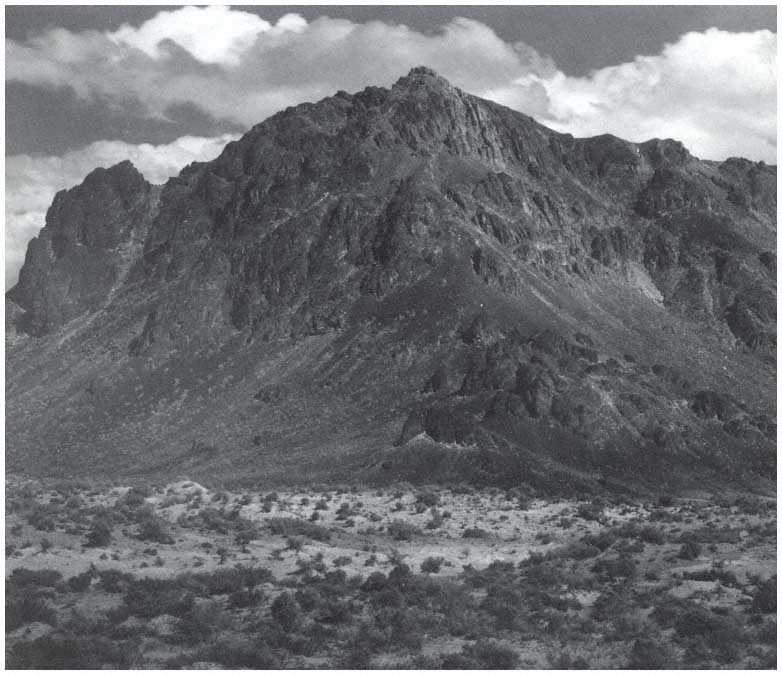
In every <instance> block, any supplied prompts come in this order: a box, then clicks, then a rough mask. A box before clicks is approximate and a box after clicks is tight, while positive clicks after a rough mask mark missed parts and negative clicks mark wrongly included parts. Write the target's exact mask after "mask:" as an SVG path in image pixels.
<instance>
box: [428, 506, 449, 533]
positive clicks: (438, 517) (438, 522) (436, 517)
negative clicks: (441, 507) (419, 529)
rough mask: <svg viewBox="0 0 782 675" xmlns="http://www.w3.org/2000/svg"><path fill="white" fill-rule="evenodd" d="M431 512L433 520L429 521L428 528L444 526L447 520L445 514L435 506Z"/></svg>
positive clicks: (433, 528) (434, 528)
mask: <svg viewBox="0 0 782 675" xmlns="http://www.w3.org/2000/svg"><path fill="white" fill-rule="evenodd" d="M431 513H432V518H431V520H429V521H427V523H426V529H427V530H436V529H437V528H438V527H442V526H443V522H444V520H445V519H444V516H443V514H441V513H440V512H439V511H438V510H437V509H436V508H435V507H434V506H433V507H432V510H431Z"/></svg>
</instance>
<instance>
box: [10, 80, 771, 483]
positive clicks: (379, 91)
mask: <svg viewBox="0 0 782 675" xmlns="http://www.w3.org/2000/svg"><path fill="white" fill-rule="evenodd" d="M775 279H776V167H775V166H767V165H765V164H764V163H762V162H760V163H754V162H750V161H748V160H744V159H736V158H731V159H728V160H727V161H724V162H713V161H704V160H700V159H698V158H696V157H693V156H692V155H690V153H689V152H688V151H687V150H686V149H685V148H684V147H683V146H682V145H681V143H678V142H676V141H673V140H658V139H655V140H651V141H647V142H645V143H631V142H627V141H624V140H621V139H619V138H616V137H613V136H608V135H606V136H599V137H595V138H587V139H576V138H573V137H572V136H570V135H568V134H560V133H557V132H554V131H552V130H550V129H548V128H546V127H544V126H542V125H540V124H538V123H537V122H535V121H534V120H533V119H531V118H530V117H528V116H526V115H523V114H521V113H519V112H515V111H512V110H509V109H507V108H504V107H502V106H500V105H497V104H495V103H491V102H489V101H485V100H482V99H480V98H477V97H475V96H471V95H468V94H466V93H464V92H462V91H460V90H459V89H456V88H455V87H453V86H451V85H450V84H449V83H448V82H447V81H446V80H444V79H443V78H442V77H440V76H439V75H437V74H436V73H434V72H432V71H431V70H429V69H426V68H416V69H413V70H412V71H411V72H410V73H409V74H408V75H407V76H405V77H403V78H401V79H400V80H399V81H398V82H397V83H396V84H395V85H394V86H393V87H392V88H391V89H385V88H379V87H369V88H367V89H365V90H364V91H361V92H359V93H357V94H353V95H351V94H348V93H345V92H338V93H337V94H336V95H335V96H333V97H330V98H327V99H324V100H322V101H320V102H318V103H315V104H311V103H305V104H302V105H299V106H296V107H293V108H288V109H286V110H284V111H282V112H280V113H278V114H276V115H274V116H273V117H270V118H269V119H267V120H265V121H264V122H262V123H261V124H259V125H257V126H255V127H254V128H252V129H251V130H250V131H249V132H248V133H247V134H245V135H244V136H243V137H242V138H241V139H240V140H238V141H236V142H232V143H229V144H228V145H227V146H226V148H225V149H224V150H223V152H222V154H221V155H220V156H219V157H218V158H217V159H215V160H214V161H212V162H207V163H194V164H191V165H190V166H188V167H186V168H185V169H184V170H183V171H182V172H181V173H180V175H179V176H177V177H176V178H172V179H170V180H169V181H168V182H167V183H166V184H165V185H164V186H162V187H159V186H152V185H150V184H149V183H148V182H147V181H145V180H144V178H143V176H141V174H140V173H139V172H138V171H137V170H136V169H135V168H134V167H133V166H132V165H131V164H130V163H129V162H123V163H122V164H119V165H117V166H114V167H112V168H109V169H97V170H95V171H94V172H93V173H91V174H90V175H89V176H88V177H87V178H86V179H85V181H84V182H83V183H82V184H81V185H79V186H77V187H75V188H73V189H71V190H68V191H64V192H61V193H59V194H58V195H57V196H56V198H55V200H54V202H53V204H52V206H51V208H50V209H49V211H48V213H47V216H46V225H45V227H44V228H43V229H42V230H41V232H40V234H39V236H38V237H37V238H35V239H34V240H33V241H32V242H31V243H30V245H29V248H28V251H27V257H26V260H25V263H24V267H23V268H22V270H21V272H20V275H19V282H18V284H17V285H16V286H14V288H12V289H11V290H10V291H9V292H8V293H7V298H6V324H7V331H6V333H7V338H6V342H7V349H6V360H7V363H6V467H7V470H8V471H13V472H23V473H30V474H35V475H42V474H43V475H63V474H66V475H91V476H115V477H116V476H138V475H144V476H156V477H159V476H176V475H184V474H187V475H189V476H191V477H193V478H196V479H198V478H201V479H210V480H218V481H226V482H242V481H246V482H250V481H265V482H268V483H274V482H304V481H308V480H326V481H328V480H342V481H344V480H353V479H355V480H367V481H385V480H397V479H411V480H412V479H417V480H469V481H476V482H482V483H492V484H502V485H508V484H518V483H524V484H529V485H531V486H533V487H535V488H537V489H539V490H542V491H560V492H561V491H566V490H573V489H601V488H603V487H608V488H616V489H634V488H643V487H650V486H652V487H655V488H659V487H660V486H661V485H663V484H667V485H668V486H669V487H670V488H671V489H678V488H682V489H685V488H687V487H692V486H704V485H708V484H713V485H724V484H725V483H726V481H730V482H731V484H737V485H738V484H742V485H747V486H751V487H753V488H755V489H764V487H763V486H770V485H772V482H773V479H774V475H775V466H776V459H775V437H776V410H775V380H776V361H775V355H776V281H775Z"/></svg>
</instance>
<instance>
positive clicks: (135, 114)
mask: <svg viewBox="0 0 782 675" xmlns="http://www.w3.org/2000/svg"><path fill="white" fill-rule="evenodd" d="M5 11H6V16H5V19H6V50H5V58H6V70H5V72H6V136H5V139H6V145H5V153H6V229H5V235H6V272H5V277H6V288H8V287H10V286H11V285H13V283H15V281H16V278H17V276H18V270H19V267H20V266H21V263H22V262H23V260H24V252H25V249H26V246H27V242H28V241H29V240H30V239H31V238H32V237H33V236H35V235H36V234H37V232H38V230H39V229H40V228H41V227H43V225H44V222H45V214H46V209H47V208H48V206H49V204H50V203H51V201H52V198H53V197H54V194H55V193H56V191H57V190H60V189H64V188H68V187H72V186H73V185H76V184H78V183H79V182H81V180H82V179H83V178H84V176H86V174H87V173H89V172H90V170H92V169H93V168H95V167H97V166H110V165H112V164H115V163H117V162H119V161H122V160H123V159H128V158H129V159H131V161H132V162H133V163H134V164H135V165H136V166H137V167H138V168H139V170H140V171H141V172H142V173H143V174H144V175H145V176H146V177H147V179H148V180H150V181H151V182H155V183H162V182H164V181H165V180H166V179H167V178H168V177H169V176H171V175H175V174H176V173H178V171H179V170H180V169H181V168H182V167H183V166H185V165H186V164H188V163H190V162H191V161H195V160H197V161H205V160H209V159H212V158H213V157H215V156H217V155H218V154H219V152H220V150H221V149H222V147H223V146H224V145H225V144H226V143H227V142H228V141H230V140H232V139H234V138H236V137H237V136H238V135H239V134H241V133H242V132H244V131H246V130H247V129H248V128H250V127H251V126H252V125H254V124H256V123H258V122H260V121H262V120H263V119H265V118H266V117H268V116H269V115H271V114H273V113H274V112H277V111H278V110H281V109H283V108H285V107H287V106H289V105H295V104H297V103H301V102H303V101H314V100H318V99H320V98H323V97H325V96H329V95H331V94H333V93H334V92H336V91H337V90H340V89H343V90H347V91H358V90H360V89H362V88H364V87H365V86H367V85H378V86H390V85H391V84H392V83H393V82H394V81H395V80H396V79H398V78H399V77H401V76H402V75H404V74H405V73H406V72H407V71H409V70H410V68H412V67H414V66H418V65H426V66H429V67H431V68H434V69H435V70H437V71H438V72H439V73H440V74H441V75H443V76H444V77H446V78H447V79H449V80H450V81H451V82H452V83H453V84H455V85H456V86H458V87H461V88H462V89H464V90H466V91H468V92H470V93H473V94H476V95H479V96H482V97H484V98H488V99H492V100H494V101H497V102H498V103H502V104H504V105H507V106H509V107H511V108H514V109H517V110H520V111H523V112H525V113H527V114H529V115H531V116H533V117H535V118H536V119H537V120H538V121H540V122H541V123H543V124H545V125H547V126H549V127H551V128H554V129H556V130H558V131H563V132H569V133H572V134H574V135H575V136H593V135H597V134H601V133H613V134H615V135H617V136H620V137H622V138H626V139H628V140H632V141H643V140H647V139H649V138H655V137H658V138H676V139H678V140H681V141H682V142H683V143H684V144H685V145H686V146H687V147H688V148H689V149H690V151H691V152H692V153H693V154H695V155H696V156H699V157H702V158H704V159H716V160H721V159H725V158H727V157H730V156H744V157H749V158H750V159H753V160H764V161H766V162H769V163H776V41H777V39H776V8H775V7H774V6H756V7H752V6H746V5H741V6H716V7H715V6H706V5H698V6H666V7H660V6H658V7H652V6H637V5H636V6H580V7H573V6H570V7H567V6H559V7H557V6H519V5H516V6H513V5H508V6H458V5H450V6H433V5H430V6H417V7H416V6H356V7H350V6H337V5H334V6H302V7H298V6H294V5H287V6H284V7H283V6H280V7H275V6H260V7H252V6H246V5H241V6H234V7H229V6H225V5H217V6H201V7H195V6H181V5H180V6H169V7H163V6H159V5H158V6H118V5H112V6H37V7H36V6H30V5H25V6H6V8H5Z"/></svg>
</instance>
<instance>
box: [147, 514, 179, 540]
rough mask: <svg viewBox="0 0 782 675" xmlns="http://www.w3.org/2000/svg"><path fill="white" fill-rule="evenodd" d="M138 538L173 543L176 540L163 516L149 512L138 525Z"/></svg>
mask: <svg viewBox="0 0 782 675" xmlns="http://www.w3.org/2000/svg"><path fill="white" fill-rule="evenodd" d="M138 538H139V539H141V540H142V541H153V542H155V543H157V544H173V543H174V540H173V539H172V538H171V535H170V534H169V533H168V527H167V525H166V523H165V521H164V520H163V519H162V518H159V517H158V516H156V515H155V514H153V513H151V512H147V513H145V514H144V516H143V517H142V518H141V520H140V522H139V526H138Z"/></svg>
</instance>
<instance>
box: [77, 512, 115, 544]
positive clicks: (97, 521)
mask: <svg viewBox="0 0 782 675" xmlns="http://www.w3.org/2000/svg"><path fill="white" fill-rule="evenodd" d="M111 531H112V526H111V521H109V520H106V519H105V518H100V517H95V518H93V520H92V525H91V526H90V530H89V532H87V538H86V540H85V542H84V545H85V546H87V547H88V548H103V547H104V546H108V545H109V544H110V543H111Z"/></svg>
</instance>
